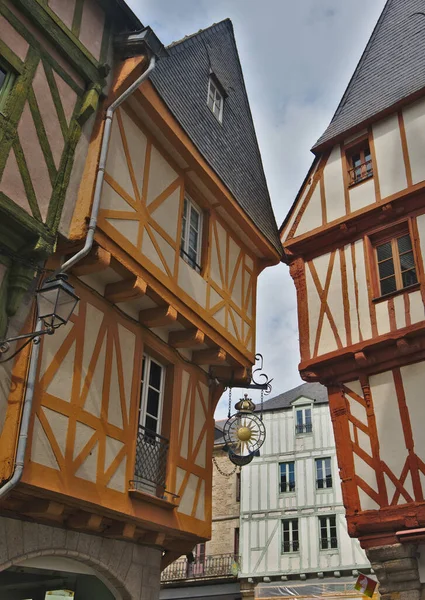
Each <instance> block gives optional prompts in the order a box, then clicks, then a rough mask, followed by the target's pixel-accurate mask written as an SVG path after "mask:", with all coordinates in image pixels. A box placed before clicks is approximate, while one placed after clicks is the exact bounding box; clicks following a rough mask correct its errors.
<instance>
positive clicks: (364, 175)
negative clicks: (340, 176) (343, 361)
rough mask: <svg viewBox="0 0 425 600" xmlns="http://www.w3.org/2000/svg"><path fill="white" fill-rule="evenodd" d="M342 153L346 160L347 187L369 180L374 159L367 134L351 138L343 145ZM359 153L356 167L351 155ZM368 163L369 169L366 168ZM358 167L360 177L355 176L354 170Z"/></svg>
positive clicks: (371, 175) (372, 170) (372, 175)
mask: <svg viewBox="0 0 425 600" xmlns="http://www.w3.org/2000/svg"><path fill="white" fill-rule="evenodd" d="M366 148H367V149H368V151H369V152H368V155H369V156H370V159H369V160H366ZM344 154H345V162H346V169H345V170H346V173H347V186H348V187H349V188H351V187H354V186H355V185H358V184H360V183H364V182H365V181H369V180H370V179H373V177H374V171H375V169H374V161H373V154H372V144H371V141H370V139H369V134H366V135H364V136H362V137H360V138H357V139H355V140H353V141H352V142H351V143H349V144H346V145H344ZM356 154H359V155H360V165H358V166H357V167H356V166H355V165H354V161H353V157H354V156H355V155H356ZM368 165H370V169H369V168H368ZM357 169H360V171H361V176H360V178H357V177H356V174H355V173H356V170H357Z"/></svg>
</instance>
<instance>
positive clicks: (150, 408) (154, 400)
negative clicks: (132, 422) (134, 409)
mask: <svg viewBox="0 0 425 600" xmlns="http://www.w3.org/2000/svg"><path fill="white" fill-rule="evenodd" d="M158 410H159V392H157V391H156V390H153V389H152V388H149V391H148V405H147V407H146V412H147V413H149V414H150V415H152V416H153V417H157V416H158Z"/></svg>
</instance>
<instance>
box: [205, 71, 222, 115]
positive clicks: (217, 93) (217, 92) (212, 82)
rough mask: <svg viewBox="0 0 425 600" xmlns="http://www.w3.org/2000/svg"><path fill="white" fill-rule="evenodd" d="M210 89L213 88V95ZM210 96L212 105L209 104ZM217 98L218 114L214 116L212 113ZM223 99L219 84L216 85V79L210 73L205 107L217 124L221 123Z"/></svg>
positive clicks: (213, 112)
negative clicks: (218, 103)
mask: <svg viewBox="0 0 425 600" xmlns="http://www.w3.org/2000/svg"><path fill="white" fill-rule="evenodd" d="M211 87H213V88H214V91H213V94H211ZM211 95H212V96H213V99H212V103H211V102H210V96H211ZM217 96H219V97H220V108H219V111H218V114H216V112H215V111H214V107H215V106H216V98H217ZM224 97H225V96H224V93H223V90H222V88H221V86H220V84H219V83H218V81H217V79H216V77H214V74H213V73H211V74H210V76H209V79H208V93H207V106H208V108H209V109H210V111H211V112H212V114H213V115H214V117H215V118H216V119H217V121H218V122H219V123H222V122H223V108H224Z"/></svg>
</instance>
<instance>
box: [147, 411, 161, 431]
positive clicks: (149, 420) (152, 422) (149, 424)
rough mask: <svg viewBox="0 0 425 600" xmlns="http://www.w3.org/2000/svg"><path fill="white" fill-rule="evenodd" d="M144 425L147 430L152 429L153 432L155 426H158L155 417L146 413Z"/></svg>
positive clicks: (155, 429)
mask: <svg viewBox="0 0 425 600" xmlns="http://www.w3.org/2000/svg"><path fill="white" fill-rule="evenodd" d="M145 427H146V429H148V430H149V431H153V432H154V433H156V432H157V427H158V421H157V420H156V419H154V418H153V417H150V416H149V415H146V420H145Z"/></svg>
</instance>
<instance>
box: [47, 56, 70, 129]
mask: <svg viewBox="0 0 425 600" xmlns="http://www.w3.org/2000/svg"><path fill="white" fill-rule="evenodd" d="M43 66H44V72H45V73H46V78H47V82H48V84H49V88H50V91H51V93H52V99H53V103H54V105H55V108H56V112H57V114H58V118H59V124H60V127H61V131H62V135H63V137H64V139H66V138H67V136H68V123H67V120H66V117H65V112H64V110H63V106H62V101H61V98H60V94H59V90H58V86H57V84H56V79H55V77H54V75H53V69H52V67H51V66H50V65H49V64H48V63H47V62H46V61H45V60H43Z"/></svg>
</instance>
